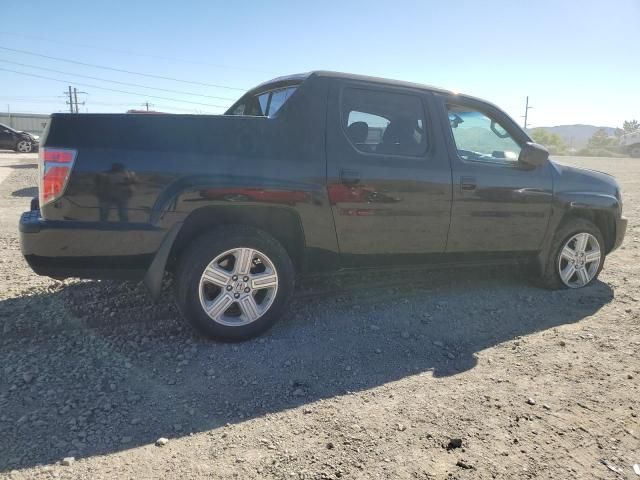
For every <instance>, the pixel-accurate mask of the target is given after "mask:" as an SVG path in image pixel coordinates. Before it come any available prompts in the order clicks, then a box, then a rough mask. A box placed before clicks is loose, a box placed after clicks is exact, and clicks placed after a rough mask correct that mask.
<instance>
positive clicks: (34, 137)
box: [18, 131, 40, 141]
mask: <svg viewBox="0 0 640 480" xmlns="http://www.w3.org/2000/svg"><path fill="white" fill-rule="evenodd" d="M18 133H19V134H20V135H25V136H27V137H30V138H32V139H33V140H36V141H37V140H38V139H39V138H40V137H39V136H38V135H33V134H32V133H29V132H24V131H18Z"/></svg>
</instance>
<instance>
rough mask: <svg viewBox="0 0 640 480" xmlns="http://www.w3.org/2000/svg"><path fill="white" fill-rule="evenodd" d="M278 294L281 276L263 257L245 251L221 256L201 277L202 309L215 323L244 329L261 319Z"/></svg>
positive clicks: (248, 250) (238, 250)
mask: <svg viewBox="0 0 640 480" xmlns="http://www.w3.org/2000/svg"><path fill="white" fill-rule="evenodd" d="M277 292H278V272H277V271H276V269H275V267H274V265H273V262H272V261H271V260H270V259H269V257H267V256H266V255H265V254H264V253H262V252H260V251H258V250H255V249H252V248H246V247H240V248H235V249H232V250H227V251H226V252H223V253H221V254H220V255H218V256H217V257H216V258H214V259H213V261H212V262H210V263H209V264H208V265H207V267H206V268H205V270H204V272H203V273H202V275H201V277H200V285H199V293H200V305H202V308H203V309H204V311H205V312H206V314H207V315H208V316H209V318H211V320H213V321H214V322H217V323H220V324H222V325H226V326H242V325H247V324H249V323H252V322H255V321H256V320H258V319H259V318H260V317H262V316H263V315H264V314H265V313H266V312H267V310H269V307H271V304H272V303H273V301H274V299H275V297H276V293H277Z"/></svg>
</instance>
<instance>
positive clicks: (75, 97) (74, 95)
mask: <svg viewBox="0 0 640 480" xmlns="http://www.w3.org/2000/svg"><path fill="white" fill-rule="evenodd" d="M73 103H75V104H76V113H78V90H77V89H76V87H73Z"/></svg>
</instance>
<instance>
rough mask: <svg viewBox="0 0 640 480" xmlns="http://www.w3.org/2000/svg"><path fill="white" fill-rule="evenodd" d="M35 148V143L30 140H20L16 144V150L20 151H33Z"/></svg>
mask: <svg viewBox="0 0 640 480" xmlns="http://www.w3.org/2000/svg"><path fill="white" fill-rule="evenodd" d="M32 150H33V143H31V141H30V140H20V141H19V142H18V143H17V144H16V152H19V153H31V151H32Z"/></svg>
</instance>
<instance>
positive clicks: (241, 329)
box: [176, 225, 295, 342]
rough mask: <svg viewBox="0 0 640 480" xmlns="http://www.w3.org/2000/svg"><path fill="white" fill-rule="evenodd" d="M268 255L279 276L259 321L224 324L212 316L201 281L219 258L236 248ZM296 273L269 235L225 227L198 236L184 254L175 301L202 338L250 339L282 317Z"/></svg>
mask: <svg viewBox="0 0 640 480" xmlns="http://www.w3.org/2000/svg"><path fill="white" fill-rule="evenodd" d="M240 247H243V248H251V249H254V250H258V251H259V252H260V253H262V254H264V255H266V256H267V257H268V259H269V260H270V261H271V263H272V264H273V266H274V267H275V270H276V272H277V276H278V286H277V291H276V293H275V295H274V297H273V300H272V303H271V305H270V306H269V307H268V309H267V310H266V312H264V313H263V314H262V315H261V316H260V317H259V318H258V319H257V320H254V321H253V322H251V323H248V324H245V325H237V326H236V325H233V326H229V325H225V324H223V323H218V322H217V321H215V320H213V319H212V318H210V317H209V315H208V314H207V313H206V312H205V310H204V307H203V305H202V304H201V301H200V278H201V276H202V274H203V272H204V271H205V268H207V265H209V263H210V262H212V261H213V260H214V259H215V258H216V257H217V256H218V255H221V254H222V253H224V252H227V251H228V250H232V249H236V248H240ZM294 280H295V271H294V268H293V263H292V261H291V258H290V257H289V255H288V254H287V252H286V250H285V249H284V248H283V247H282V245H281V244H280V243H279V242H278V241H277V240H275V239H274V238H273V237H271V236H270V235H268V234H267V233H265V232H263V231H261V230H258V229H255V228H251V227H246V226H242V225H231V226H222V227H219V228H216V229H215V230H212V231H209V232H207V233H204V234H202V235H200V236H198V237H197V238H196V239H195V240H193V241H192V242H191V243H190V244H189V245H188V246H187V247H186V248H185V249H184V251H183V253H182V255H181V257H180V261H179V264H178V270H177V275H176V290H177V291H176V302H177V304H178V308H179V309H180V311H181V313H182V315H183V316H184V317H185V319H186V320H188V321H189V323H190V324H191V325H192V326H193V327H195V329H196V330H197V331H199V332H200V333H202V334H203V335H205V336H207V337H209V338H213V339H216V340H220V341H225V342H239V341H243V340H248V339H250V338H253V337H255V336H257V335H260V334H261V333H263V332H265V331H266V330H268V329H269V328H271V326H272V325H273V324H274V323H275V322H276V321H277V320H278V319H279V318H280V317H281V315H282V313H283V311H284V309H285V307H286V305H287V303H288V301H289V298H290V297H291V294H292V293H293V289H294Z"/></svg>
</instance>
